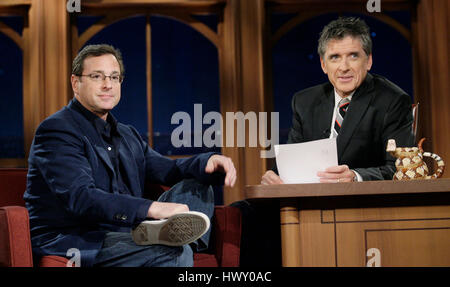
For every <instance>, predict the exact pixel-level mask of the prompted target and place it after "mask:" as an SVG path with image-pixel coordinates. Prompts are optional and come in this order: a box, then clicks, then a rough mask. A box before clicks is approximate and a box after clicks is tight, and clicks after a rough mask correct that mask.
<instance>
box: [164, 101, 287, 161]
mask: <svg viewBox="0 0 450 287" xmlns="http://www.w3.org/2000/svg"><path fill="white" fill-rule="evenodd" d="M267 116H268V115H267V112H260V113H258V115H257V114H256V113H255V112H248V113H246V114H244V113H243V112H227V113H226V115H225V118H226V119H225V123H226V129H225V136H226V139H225V141H224V139H223V135H224V133H223V131H224V129H223V123H224V120H223V118H222V115H221V114H220V113H218V112H208V113H206V114H205V115H204V116H203V111H202V104H194V121H192V119H191V116H190V115H189V114H188V113H186V112H176V113H174V114H173V115H172V119H171V121H170V122H171V124H175V125H179V126H178V127H176V128H175V129H174V130H173V131H172V134H171V137H170V140H171V143H172V146H174V147H175V148H180V147H202V146H203V145H204V146H206V147H236V146H237V147H245V146H246V132H245V131H246V126H247V124H248V135H249V136H248V147H257V146H258V142H259V147H261V148H264V149H265V148H269V147H270V150H262V151H261V153H260V156H261V158H273V157H275V152H274V145H276V144H278V142H279V114H278V112H272V113H270V135H271V138H270V139H269V138H268V135H269V130H268V118H267ZM192 122H193V127H194V143H192V139H191V131H192ZM246 123H247V124H246ZM204 124H206V125H211V126H210V127H208V128H207V129H206V130H205V131H204V132H202V131H203V125H204ZM235 126H236V133H235ZM235 134H236V137H237V141H235ZM192 144H193V145H192Z"/></svg>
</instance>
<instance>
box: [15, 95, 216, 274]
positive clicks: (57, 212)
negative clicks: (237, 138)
mask: <svg viewBox="0 0 450 287" xmlns="http://www.w3.org/2000/svg"><path fill="white" fill-rule="evenodd" d="M117 130H118V132H119V134H120V137H121V144H120V148H119V158H120V160H121V162H122V164H123V166H124V170H125V174H122V176H123V177H125V182H128V183H129V190H130V192H131V194H124V193H123V191H121V190H119V187H118V184H117V180H116V177H115V172H114V168H113V165H112V163H111V160H110V158H109V156H108V154H107V151H106V147H105V146H104V144H103V142H102V140H101V138H100V135H99V134H98V132H97V130H96V129H95V127H94V125H93V124H92V123H91V122H89V121H88V120H87V119H86V118H85V117H83V116H82V114H81V113H79V112H77V111H75V110H74V109H73V108H72V102H71V103H70V104H69V105H68V106H67V107H64V108H63V109H62V110H60V111H58V112H57V113H55V114H54V115H52V116H50V117H49V118H47V119H46V120H44V121H43V122H42V123H41V124H40V126H39V127H38V129H37V131H36V135H35V138H34V140H33V144H32V147H31V151H30V156H29V170H28V178H27V190H26V192H25V194H24V200H25V202H26V206H27V208H28V211H29V214H30V225H31V238H32V246H33V253H34V254H35V255H36V257H37V258H39V257H40V256H43V255H59V256H66V253H67V251H68V249H70V248H78V249H79V250H80V252H81V264H82V265H84V266H90V265H92V263H93V260H94V258H95V256H96V254H97V253H98V250H99V249H100V248H101V246H102V242H103V239H104V235H105V234H106V232H108V231H121V232H130V229H131V228H132V227H133V226H135V225H137V224H138V223H139V222H141V221H142V220H144V219H145V218H146V215H147V210H148V208H149V206H150V204H151V202H152V201H150V200H147V199H143V198H142V194H143V190H144V184H145V182H146V181H151V182H154V183H162V184H166V185H171V184H174V183H176V182H178V181H180V180H181V179H183V178H190V177H191V178H192V177H193V178H197V179H198V180H200V181H202V182H204V183H213V182H212V181H211V180H212V179H213V180H216V182H215V183H217V181H219V180H222V183H223V177H220V176H218V177H217V176H215V177H211V176H208V175H207V174H205V172H204V170H205V166H206V162H207V161H208V159H209V157H210V156H211V155H212V153H206V154H201V155H198V156H194V157H191V158H187V159H178V160H171V159H169V158H166V157H163V156H161V155H160V154H158V153H157V152H155V151H154V150H152V149H151V148H150V147H149V146H148V145H147V143H146V142H144V141H143V140H142V139H141V137H140V136H139V134H138V132H137V131H136V130H135V129H134V128H133V127H131V126H126V125H123V124H120V123H118V126H117ZM70 256H72V255H69V257H70Z"/></svg>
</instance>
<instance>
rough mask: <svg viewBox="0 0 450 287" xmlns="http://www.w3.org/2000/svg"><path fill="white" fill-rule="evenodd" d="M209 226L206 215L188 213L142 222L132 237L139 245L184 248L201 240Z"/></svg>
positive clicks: (193, 212)
mask: <svg viewBox="0 0 450 287" xmlns="http://www.w3.org/2000/svg"><path fill="white" fill-rule="evenodd" d="M209 225H210V223H209V218H208V216H206V214H204V213H201V212H197V211H188V212H183V213H178V214H175V215H173V216H171V217H169V218H167V219H160V220H145V221H142V222H141V223H140V224H139V225H138V226H137V227H136V228H135V229H133V230H132V231H131V236H132V237H133V240H134V242H135V243H136V244H137V245H152V244H162V245H168V246H182V245H185V244H189V243H191V242H193V241H195V240H197V239H199V238H200V237H201V236H202V235H203V234H205V233H206V231H207V230H208V228H209Z"/></svg>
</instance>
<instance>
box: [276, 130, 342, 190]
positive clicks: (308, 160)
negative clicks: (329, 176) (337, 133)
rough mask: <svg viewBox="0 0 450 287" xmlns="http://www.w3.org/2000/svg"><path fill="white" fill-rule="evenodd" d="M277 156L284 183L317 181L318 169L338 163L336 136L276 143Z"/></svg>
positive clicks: (322, 169) (279, 171)
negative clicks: (301, 141) (299, 141)
mask: <svg viewBox="0 0 450 287" xmlns="http://www.w3.org/2000/svg"><path fill="white" fill-rule="evenodd" d="M275 157H276V161H277V167H278V173H279V175H280V177H281V179H282V180H283V182H284V183H316V182H319V181H320V180H319V177H318V176H317V172H318V171H324V170H325V169H326V168H327V167H330V166H335V165H338V158H337V147H336V138H331V139H330V138H327V139H322V140H316V141H310V142H305V143H297V144H284V145H275Z"/></svg>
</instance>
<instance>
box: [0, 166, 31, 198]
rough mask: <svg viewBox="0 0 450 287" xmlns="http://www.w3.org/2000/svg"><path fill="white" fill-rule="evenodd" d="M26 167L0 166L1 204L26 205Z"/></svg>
mask: <svg viewBox="0 0 450 287" xmlns="http://www.w3.org/2000/svg"><path fill="white" fill-rule="evenodd" d="M27 173H28V169H26V168H0V206H9V205H19V206H25V202H24V200H23V194H24V192H25V189H26V185H27Z"/></svg>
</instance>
